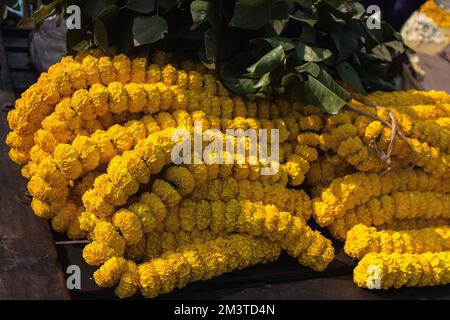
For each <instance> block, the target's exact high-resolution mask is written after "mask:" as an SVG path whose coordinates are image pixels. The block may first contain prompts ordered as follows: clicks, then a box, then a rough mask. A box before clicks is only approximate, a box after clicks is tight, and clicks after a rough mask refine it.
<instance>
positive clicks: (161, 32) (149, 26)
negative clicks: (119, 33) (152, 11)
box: [133, 16, 168, 47]
mask: <svg viewBox="0 0 450 320" xmlns="http://www.w3.org/2000/svg"><path fill="white" fill-rule="evenodd" d="M167 31H168V26H167V22H166V20H165V19H164V18H163V17H161V16H151V17H136V18H135V19H134V21H133V38H134V46H135V47H138V46H142V45H145V44H149V43H154V42H156V41H158V40H160V39H162V38H164V36H165V34H166V33H167Z"/></svg>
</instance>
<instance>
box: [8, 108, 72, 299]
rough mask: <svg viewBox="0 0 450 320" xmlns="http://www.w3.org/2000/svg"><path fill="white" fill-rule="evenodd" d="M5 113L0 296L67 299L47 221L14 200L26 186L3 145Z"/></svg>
mask: <svg viewBox="0 0 450 320" xmlns="http://www.w3.org/2000/svg"><path fill="white" fill-rule="evenodd" d="M8 130H9V129H8V125H7V121H6V114H5V113H3V112H2V113H0V152H1V153H0V154H1V156H0V168H2V169H1V170H0V185H1V186H2V189H1V193H0V299H68V298H69V297H70V296H69V294H68V290H67V288H66V282H65V278H64V275H63V273H62V271H61V267H60V265H59V263H58V256H57V253H56V250H55V247H54V243H53V238H52V235H51V232H50V228H49V225H48V223H47V222H46V221H44V220H41V219H39V218H37V217H36V216H35V215H34V214H33V212H32V210H31V208H30V207H29V206H28V205H25V204H22V203H21V202H19V201H18V200H17V195H18V194H19V193H20V192H23V191H24V190H25V188H26V181H25V179H23V178H21V174H20V168H19V167H18V166H16V165H14V164H13V163H12V162H11V160H9V158H8V155H7V152H8V147H7V146H6V145H5V142H4V141H5V137H6V133H7V132H8Z"/></svg>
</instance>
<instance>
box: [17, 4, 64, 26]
mask: <svg viewBox="0 0 450 320" xmlns="http://www.w3.org/2000/svg"><path fill="white" fill-rule="evenodd" d="M61 3H62V0H55V1H53V2H51V3H49V4H47V5H44V6H42V7H40V8H39V10H37V11H35V12H34V13H33V15H32V16H31V17H32V19H33V21H34V23H36V24H37V25H40V24H41V23H42V22H44V20H45V19H47V18H48V17H49V16H51V15H52V14H54V13H55V9H56V8H57V7H58V5H60V4H61ZM22 20H23V21H21V22H20V23H19V25H18V26H19V27H21V28H23V27H26V26H30V22H31V21H30V19H29V18H24V19H22Z"/></svg>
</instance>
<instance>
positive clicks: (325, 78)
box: [317, 68, 350, 100]
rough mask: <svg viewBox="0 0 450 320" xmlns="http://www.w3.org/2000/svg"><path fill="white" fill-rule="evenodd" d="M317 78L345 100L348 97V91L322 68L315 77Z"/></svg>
mask: <svg viewBox="0 0 450 320" xmlns="http://www.w3.org/2000/svg"><path fill="white" fill-rule="evenodd" d="M317 80H319V81H320V82H322V83H323V84H324V85H326V86H327V87H328V88H330V89H331V90H332V91H333V92H335V93H336V94H337V95H338V96H339V97H340V98H341V99H343V100H347V99H348V98H349V97H350V93H349V92H348V91H347V90H345V89H344V88H342V87H341V86H340V85H339V84H338V83H337V82H336V81H335V80H334V79H333V78H332V77H331V75H330V74H329V73H328V72H327V71H326V70H325V69H324V68H321V69H320V74H319V76H318V77H317Z"/></svg>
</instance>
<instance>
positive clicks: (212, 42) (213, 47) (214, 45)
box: [205, 29, 218, 62]
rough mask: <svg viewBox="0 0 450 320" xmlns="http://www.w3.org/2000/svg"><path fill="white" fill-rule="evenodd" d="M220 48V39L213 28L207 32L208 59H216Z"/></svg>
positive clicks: (206, 48)
mask: <svg viewBox="0 0 450 320" xmlns="http://www.w3.org/2000/svg"><path fill="white" fill-rule="evenodd" d="M217 50H218V39H217V35H216V33H215V31H214V30H213V29H208V30H207V31H206V32H205V55H206V58H207V59H208V60H211V61H213V62H214V61H216V58H217V53H218V52H217Z"/></svg>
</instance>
